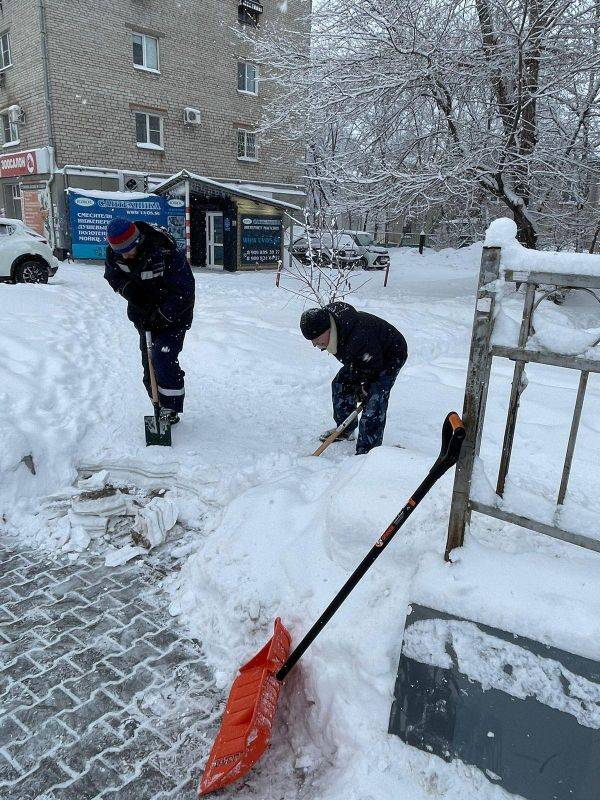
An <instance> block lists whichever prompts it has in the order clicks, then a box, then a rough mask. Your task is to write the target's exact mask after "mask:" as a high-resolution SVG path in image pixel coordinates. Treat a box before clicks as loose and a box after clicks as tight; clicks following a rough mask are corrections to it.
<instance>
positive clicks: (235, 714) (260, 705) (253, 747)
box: [200, 617, 292, 795]
mask: <svg viewBox="0 0 600 800" xmlns="http://www.w3.org/2000/svg"><path fill="white" fill-rule="evenodd" d="M291 642H292V639H291V636H290V634H289V633H288V631H287V630H286V629H285V627H284V626H283V624H282V622H281V620H280V619H279V617H278V618H277V619H276V620H275V630H274V632H273V638H272V639H270V640H269V641H268V642H267V644H266V645H265V646H264V647H263V648H262V650H261V651H260V652H259V653H257V654H256V655H255V656H254V658H252V659H251V660H250V661H248V663H247V664H244V666H243V667H241V668H240V672H239V675H238V676H237V678H236V679H235V681H234V683H233V686H232V687H231V692H230V693H229V699H228V700H227V705H226V707H225V712H224V714H223V720H222V722H221V728H220V730H219V733H218V734H217V738H216V739H215V742H214V744H213V746H212V750H211V751H210V756H209V757H208V761H207V762H206V767H205V769H204V774H203V776H202V780H201V782H200V794H201V795H203V794H209V793H210V792H214V791H216V790H217V789H222V788H223V786H227V785H228V784H230V783H233V782H234V781H236V780H238V779H239V778H241V777H242V776H243V775H245V774H246V773H247V772H249V771H250V770H251V769H252V767H253V766H254V765H255V764H256V762H257V761H258V760H259V759H260V757H261V756H262V754H263V753H264V752H265V750H266V749H267V747H268V746H269V743H270V740H271V728H272V726H273V719H274V717H275V712H276V710H277V701H278V700H279V692H280V690H281V685H282V684H281V682H280V681H278V680H277V678H276V677H275V673H276V672H277V671H278V670H279V669H280V668H281V667H282V666H283V664H284V663H285V660H286V659H287V657H288V655H289V652H290V646H291Z"/></svg>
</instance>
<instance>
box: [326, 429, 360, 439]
mask: <svg viewBox="0 0 600 800" xmlns="http://www.w3.org/2000/svg"><path fill="white" fill-rule="evenodd" d="M336 430H337V428H330V429H329V430H328V431H325V432H324V433H322V434H321V435H320V436H319V441H321V442H324V441H325V439H328V438H329V437H330V436H331V434H332V433H335V431H336ZM352 439H354V431H353V430H352V431H349V430H345V431H342V433H340V435H339V436H338V437H337V439H336V440H335V441H336V442H347V441H349V440H350V441H352Z"/></svg>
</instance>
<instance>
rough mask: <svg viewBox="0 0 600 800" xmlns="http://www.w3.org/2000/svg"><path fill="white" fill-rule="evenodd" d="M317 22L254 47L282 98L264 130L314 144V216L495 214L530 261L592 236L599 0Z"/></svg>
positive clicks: (505, 1) (501, 3)
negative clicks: (543, 241)
mask: <svg viewBox="0 0 600 800" xmlns="http://www.w3.org/2000/svg"><path fill="white" fill-rule="evenodd" d="M310 22H311V24H312V30H310V29H309V24H308V23H309V17H307V18H306V19H305V20H302V21H300V22H295V23H294V24H293V25H292V26H291V27H290V28H289V30H286V29H281V28H280V27H279V28H278V27H271V28H269V27H266V28H265V29H263V30H262V31H260V32H259V34H258V36H257V37H255V39H254V42H253V48H254V57H255V59H256V60H257V61H258V62H260V63H261V64H262V65H263V67H264V74H265V75H267V76H268V80H270V81H272V82H274V83H275V84H276V85H277V88H278V91H277V92H276V93H275V94H274V98H275V99H274V100H273V102H272V103H270V104H269V107H268V111H267V116H266V119H265V122H264V126H265V128H277V129H279V130H285V132H286V133H287V135H288V136H289V137H290V138H291V139H294V140H305V141H307V142H308V156H307V173H308V177H309V179H310V185H311V191H312V192H313V193H316V194H318V195H319V197H320V199H321V202H323V201H326V202H327V203H328V204H329V205H330V207H331V208H332V209H333V210H334V211H336V212H339V211H342V210H343V211H350V212H352V211H354V212H357V213H361V214H363V215H364V214H365V213H367V212H368V213H369V214H370V215H371V217H372V218H373V217H375V216H377V217H378V218H381V217H382V215H383V216H386V217H387V216H395V215H399V214H409V215H411V216H413V217H421V218H423V216H424V215H427V214H428V215H430V216H431V214H432V211H433V210H434V209H438V210H439V209H440V208H442V207H452V208H453V209H454V211H453V213H454V214H455V216H461V215H463V216H469V215H470V214H472V211H473V208H474V206H476V205H477V204H478V203H480V202H484V203H486V204H488V205H491V206H493V205H494V204H496V205H499V206H501V207H502V209H503V213H506V210H509V211H510V213H511V214H512V216H513V218H514V220H515V222H516V223H517V226H518V231H519V238H520V240H521V241H522V242H523V243H524V244H526V245H527V246H530V247H535V246H536V243H537V239H538V235H540V234H543V235H544V236H545V235H546V234H547V233H551V234H552V235H553V236H554V237H555V238H556V237H558V238H564V237H567V238H568V237H571V238H572V234H573V225H572V224H571V222H572V221H571V222H566V220H567V217H568V216H569V215H571V216H573V214H575V216H576V217H577V226H578V227H579V229H580V236H579V238H583V239H585V238H586V237H587V238H588V239H591V238H592V236H593V231H594V229H595V222H594V219H593V218H594V213H593V209H594V208H595V205H596V194H597V191H596V187H597V184H598V181H599V179H600V169H599V162H598V160H597V158H596V157H595V152H596V149H597V147H598V144H599V143H600V141H599V128H598V112H599V109H600V105H599V94H600V69H599V68H600V48H599V46H598V45H599V40H600V3H599V2H598V0H328V2H326V3H322V4H319V5H318V6H317V7H316V8H315V10H314V11H313V13H312V15H311V16H310ZM573 197H575V198H576V199H575V201H573V199H572V198H573ZM565 210H567V211H568V213H566V211H565ZM575 212H576V213H575ZM436 213H439V212H436ZM590 226H591V227H590Z"/></svg>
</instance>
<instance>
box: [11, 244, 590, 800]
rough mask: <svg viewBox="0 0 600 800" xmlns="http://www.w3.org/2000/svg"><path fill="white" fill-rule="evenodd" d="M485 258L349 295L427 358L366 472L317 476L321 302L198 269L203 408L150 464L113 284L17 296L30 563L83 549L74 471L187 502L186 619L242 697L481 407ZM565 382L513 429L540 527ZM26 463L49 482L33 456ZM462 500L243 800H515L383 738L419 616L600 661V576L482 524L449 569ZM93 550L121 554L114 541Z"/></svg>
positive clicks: (196, 383) (498, 425) (495, 422)
mask: <svg viewBox="0 0 600 800" xmlns="http://www.w3.org/2000/svg"><path fill="white" fill-rule="evenodd" d="M480 253H481V249H480V247H477V246H474V247H472V248H468V249H465V250H459V251H443V252H441V253H437V254H436V253H427V254H426V255H425V256H422V257H420V256H419V255H418V254H417V253H416V252H414V251H407V250H402V251H396V252H394V254H393V265H392V270H391V276H390V284H389V285H388V287H387V288H385V289H384V288H383V285H382V284H383V275H382V274H381V273H374V274H373V275H372V278H371V280H370V282H369V283H368V284H367V285H366V286H364V287H363V288H361V289H360V291H359V292H358V293H357V294H356V295H354V296H353V297H352V298H350V300H351V302H353V303H354V304H355V305H356V306H357V307H359V308H360V309H364V310H368V311H371V312H373V313H376V314H380V315H382V316H384V317H385V318H387V319H389V320H390V321H391V322H393V323H394V324H396V325H397V326H398V327H399V328H400V329H401V330H402V331H403V333H404V334H405V336H406V338H407V340H408V345H409V360H408V362H407V364H406V366H405V368H404V369H403V371H402V373H401V375H400V377H399V379H398V381H397V384H396V387H395V389H394V391H393V393H392V398H391V402H390V411H389V417H388V420H389V421H388V425H387V429H386V437H385V441H384V446H383V447H382V448H379V449H378V450H376V451H373V452H372V453H371V454H369V455H368V456H363V457H358V458H357V457H353V456H352V455H351V454H352V452H353V447H352V445H351V444H348V443H344V444H341V445H336V446H334V447H332V448H330V449H329V450H328V451H327V453H326V454H325V455H324V456H322V457H321V458H320V459H313V458H311V457H308V455H307V454H308V453H310V452H311V451H312V450H313V449H314V448H315V446H316V443H317V435H318V433H319V432H320V431H321V430H323V429H324V428H326V427H329V425H330V423H331V418H330V388H329V385H330V381H331V378H332V377H333V375H334V374H335V371H336V369H337V362H335V360H334V359H333V358H332V357H331V356H329V355H327V354H322V353H319V352H317V351H316V350H313V349H312V348H311V346H310V343H308V342H306V341H305V340H304V339H303V338H302V336H301V334H300V332H299V329H298V318H299V314H300V312H301V310H302V306H301V304H300V302H299V301H298V300H297V299H296V298H292V297H291V296H290V295H288V294H287V293H285V292H284V291H282V290H281V289H279V290H277V289H276V288H275V286H274V276H273V274H272V273H265V274H261V273H250V274H244V273H239V274H203V275H198V276H197V313H196V319H195V322H194V326H193V328H192V330H191V332H190V333H189V335H188V339H187V340H186V346H185V348H184V351H183V355H182V359H181V361H182V365H183V367H184V369H185V370H186V372H187V379H186V380H187V393H188V396H187V408H186V413H185V415H184V418H183V421H182V423H181V424H180V425H179V426H178V427H177V428H175V429H174V431H173V436H174V447H173V448H172V449H171V450H166V449H159V448H152V450H147V449H146V448H145V445H144V429H143V421H142V417H143V415H144V414H145V413H149V403H148V400H147V398H146V397H145V394H144V392H143V389H142V387H141V382H140V377H141V369H140V364H139V353H138V350H137V347H138V345H137V337H136V334H135V331H134V330H133V328H132V326H131V325H130V324H129V323H128V322H127V320H126V318H125V309H124V303H123V302H122V300H121V299H120V298H119V297H117V296H116V295H114V294H113V293H112V291H111V290H110V289H109V287H108V285H107V284H105V282H104V281H103V279H102V270H101V268H100V267H96V266H83V265H65V266H64V267H62V268H61V270H59V272H58V274H57V276H56V277H55V278H54V279H53V281H52V282H51V285H49V286H47V287H46V286H17V287H12V286H0V309H1V313H0V368H1V371H2V375H3V383H2V387H1V389H0V401H1V406H2V409H3V413H2V417H1V419H0V435H1V436H2V440H3V442H4V444H5V446H4V450H3V452H2V453H1V454H0V470H1V471H2V476H1V477H2V482H1V487H0V513H1V514H2V515H3V517H4V520H5V525H6V528H7V530H10V531H11V532H13V533H14V532H16V533H17V534H18V535H19V537H20V538H21V540H22V541H23V543H24V544H26V545H29V546H31V545H33V546H43V547H47V548H48V549H50V550H52V549H53V548H54V549H56V548H58V547H60V548H61V549H62V550H63V551H66V552H69V551H70V550H77V549H81V547H83V546H85V544H86V543H87V542H86V540H85V537H84V538H83V540H82V539H81V536H80V535H79V534H78V531H77V528H76V527H73V528H72V529H69V530H66V529H65V527H64V525H62V523H61V524H60V525H59V524H58V523H57V521H56V519H54V518H53V517H52V514H51V513H49V512H48V508H47V507H48V504H47V503H46V504H45V507H43V508H42V503H43V500H44V498H46V497H47V496H48V495H50V494H52V493H57V492H63V494H62V495H61V496H66V495H65V493H64V490H65V488H68V487H70V486H72V485H73V483H74V482H75V480H76V478H77V470H78V469H79V470H82V471H84V472H85V471H86V470H88V471H94V470H97V469H106V470H107V471H108V474H107V479H108V480H110V482H112V483H120V484H122V485H132V486H134V487H138V488H140V489H144V488H148V487H150V488H154V489H156V488H160V487H163V488H168V489H170V495H169V496H170V498H171V499H172V501H173V503H174V504H175V506H176V508H177V511H178V517H179V524H180V526H182V527H183V528H184V529H186V530H187V531H188V535H187V539H186V542H187V545H186V547H187V549H188V550H189V560H188V562H187V564H186V566H185V567H184V569H183V571H182V573H181V575H179V576H177V577H173V578H172V579H171V580H170V581H168V585H167V589H168V590H169V591H170V592H171V594H172V612H173V614H178V615H181V619H182V621H184V622H185V624H187V625H189V626H190V627H191V629H192V631H193V633H194V635H195V636H197V637H198V638H199V639H200V640H201V641H202V642H203V644H204V648H205V653H206V657H207V660H208V663H209V664H210V666H211V667H212V668H213V669H214V670H215V674H216V676H217V682H218V685H219V686H221V687H222V688H223V689H225V687H228V686H229V684H230V682H231V680H232V677H233V675H234V673H235V670H236V668H237V666H238V665H240V664H241V663H243V661H244V660H245V659H247V657H248V656H249V655H251V654H252V653H253V652H254V651H255V650H256V649H257V647H258V646H260V645H262V644H263V643H264V641H266V639H267V638H268V636H269V635H270V629H271V626H272V620H273V618H274V617H275V616H276V615H278V614H279V615H281V616H282V617H283V619H284V622H285V623H286V625H288V626H289V627H290V628H291V630H292V632H293V634H294V636H295V637H296V639H298V638H299V637H300V635H301V634H302V632H303V631H305V630H306V629H307V627H308V626H309V624H310V623H311V621H312V620H314V619H315V618H316V616H317V615H318V614H319V613H320V611H321V610H322V609H323V607H324V606H325V605H326V604H327V602H328V601H329V600H330V599H331V597H332V595H333V594H334V593H335V591H336V590H337V588H338V587H339V586H340V585H341V583H342V582H343V581H344V580H345V578H346V577H347V575H348V574H349V572H350V571H351V570H352V569H353V567H354V566H355V565H356V564H357V563H358V561H359V560H360V559H361V558H362V557H363V555H364V554H365V552H366V551H367V550H368V548H369V547H370V546H371V544H372V542H373V540H374V539H376V538H377V535H378V534H379V532H380V531H381V530H382V529H383V528H385V527H386V526H387V524H388V522H389V521H390V519H391V518H392V517H393V516H394V515H395V514H396V513H397V511H398V510H399V508H400V507H401V506H402V505H403V503H404V501H405V500H406V498H407V497H408V496H409V495H410V493H411V491H412V490H413V489H414V488H415V486H416V485H417V484H418V483H419V482H420V480H421V479H422V477H423V476H424V475H425V473H426V472H427V470H428V468H429V466H430V465H431V463H432V461H433V460H434V458H435V456H436V454H437V451H438V449H439V431H440V426H441V422H442V420H443V418H444V416H445V414H446V413H447V412H448V411H450V410H454V409H455V410H458V411H460V409H461V407H462V399H463V392H464V380H465V370H466V361H467V356H468V348H469V341H470V332H471V324H472V318H473V305H474V292H475V287H476V278H477V272H478V265H479V258H480ZM511 302H512V301H509V303H508V305H507V307H506V308H507V313H511V312H510V303H511ZM515 303H516V301H515ZM515 308H516V305H515ZM598 308H600V306H597V304H596V305H594V301H593V300H591V299H590V298H586V297H572V298H569V299H568V301H567V304H566V305H565V306H564V307H563V309H562V310H561V313H563V314H564V315H565V318H568V319H575V318H576V317H578V318H579V319H584V320H585V325H586V327H590V328H593V327H594V325H595V326H596V327H597V326H598V325H599V324H600V323H599V322H598V320H599V319H600V314H599V312H598ZM546 313H548V314H554V313H555V312H554V310H553V309H550V310H549V311H548V312H545V311H542V315H544V314H546ZM565 373H566V371H561V370H558V369H552V368H547V367H542V366H534V367H531V368H529V369H528V377H529V381H530V384H529V387H528V389H527V391H526V393H525V395H524V396H523V402H522V408H521V412H520V417H519V424H518V426H517V440H516V443H515V450H514V458H513V462H512V465H511V476H512V483H511V488H510V491H513V492H514V493H515V495H516V496H518V497H520V498H523V496H524V492H526V491H527V492H529V493H530V494H529V495H527V497H528V498H529V502H531V503H534V502H535V503H536V504H537V505H540V503H541V505H542V506H543V508H542V512H541V513H545V512H544V509H545V508H546V506H545V504H544V500H546V501H548V500H549V499H550V498H552V497H554V496H555V494H556V491H557V488H558V483H559V480H560V469H561V465H562V459H563V454H564V449H565V446H566V438H567V433H568V425H569V423H570V415H571V413H572V407H573V403H574V399H575V391H576V378H577V376H576V375H571V374H569V373H566V374H565ZM511 376H512V364H510V363H509V362H506V363H501V362H499V363H498V365H497V367H496V369H495V371H494V375H493V381H492V385H491V387H490V392H489V401H488V422H487V425H486V430H485V437H484V446H483V452H482V454H483V457H484V460H485V462H486V469H487V471H488V474H489V475H490V476H492V477H493V475H494V469H495V468H496V469H497V463H498V460H499V452H500V446H501V441H502V432H503V426H504V421H505V415H506V402H507V397H508V392H509V388H510V378H511ZM596 377H597V376H595V375H593V376H591V378H590V383H589V387H588V395H587V398H586V402H585V406H584V413H583V418H582V427H581V431H580V441H579V445H578V449H577V451H576V457H575V465H574V470H573V475H572V481H571V487H572V490H571V493H570V495H569V498H568V499H569V504H568V506H567V507H566V511H565V515H566V516H567V517H570V518H571V519H572V521H574V522H575V523H577V526H578V529H579V530H581V529H582V527H583V528H584V532H587V533H590V534H592V535H593V534H594V532H595V531H597V526H595V523H594V520H595V519H597V514H598V512H599V511H600V491H599V489H600V486H599V483H600V479H599V475H598V470H597V466H596V465H597V464H598V463H599V460H600V437H598V432H599V424H598V419H599V414H598V412H599V411H600V388H599V385H598V381H597V380H595V378H596ZM395 445H400V446H401V447H396V446H395ZM27 455H31V456H32V458H33V463H34V465H35V468H36V472H37V474H36V475H35V476H34V475H32V474H31V471H30V470H29V469H28V468H27V466H26V464H24V463H22V462H21V459H22V458H23V457H25V456H27ZM451 487H452V475H448V476H446V477H445V478H444V479H443V480H442V481H441V482H440V484H439V485H438V486H437V487H436V488H435V489H434V490H433V491H432V493H431V496H430V497H428V498H427V500H426V501H424V503H423V505H422V507H421V508H419V510H418V511H417V512H416V513H415V514H414V516H413V517H412V518H411V520H410V521H409V523H408V524H407V525H406V527H405V529H404V531H403V533H402V535H401V536H399V537H398V540H397V541H396V542H394V544H393V545H392V546H391V547H390V548H389V549H388V550H387V551H386V553H385V555H384V556H383V557H382V558H381V559H380V560H379V561H378V563H377V565H376V566H375V567H374V568H373V570H372V574H370V575H369V576H368V577H366V578H365V580H364V581H363V583H362V584H361V586H360V587H359V588H358V589H357V590H356V591H355V593H354V594H353V595H352V597H351V598H350V599H349V600H348V601H347V603H346V605H345V606H344V608H343V609H342V610H341V611H340V612H339V614H338V616H337V617H336V618H335V620H334V621H333V622H332V623H331V624H330V626H329V627H328V628H327V629H326V630H325V631H324V632H323V634H322V635H321V636H320V638H319V639H318V640H317V642H316V643H315V644H314V646H313V647H312V648H311V649H310V650H309V652H308V653H307V655H306V656H305V658H304V659H303V661H302V662H301V665H300V667H299V668H298V669H297V670H296V671H295V672H294V673H292V675H291V676H290V679H289V681H288V682H287V684H286V687H285V689H284V691H283V693H282V698H283V700H282V707H281V713H280V715H279V717H278V724H277V727H276V731H275V741H274V746H273V748H272V749H271V751H270V752H269V754H268V755H267V757H266V758H265V759H264V761H263V762H262V764H261V766H260V767H259V768H258V769H257V770H256V772H255V773H254V774H253V775H252V776H251V777H250V779H249V780H248V781H247V782H246V783H245V784H244V785H242V787H241V788H238V790H237V791H236V792H234V794H235V796H236V797H239V798H241V799H243V800H245V799H246V798H250V797H259V798H265V800H266V799H267V798H269V800H270V799H271V798H279V797H285V798H286V800H292V799H293V798H311V800H312V798H314V799H315V800H316V798H319V800H338V798H339V800H342V798H343V799H344V800H350V799H351V798H356V800H384V798H388V797H394V798H396V799H397V800H424V799H425V798H432V797H434V798H443V799H444V800H458V798H461V800H462V798H464V797H472V796H475V795H477V797H479V798H484V800H491V799H492V798H500V797H504V796H505V793H504V792H503V790H502V789H500V788H499V787H494V786H491V785H490V784H489V783H488V782H487V781H486V780H485V779H484V778H483V777H482V776H481V775H480V774H479V773H477V772H476V771H474V770H471V769H470V768H467V767H464V766H462V765H460V764H452V765H447V764H445V763H443V762H441V761H440V760H439V759H437V758H435V757H429V756H426V755H425V754H423V753H420V752H418V751H415V750H411V749H410V748H407V747H406V746H404V745H403V744H402V742H400V740H399V739H397V738H396V737H392V736H388V735H387V734H386V730H387V720H388V716H389V710H390V705H391V699H392V691H393V686H394V678H395V673H396V668H397V662H398V657H399V651H400V644H401V640H402V631H403V627H404V619H405V613H406V607H407V604H408V603H409V602H410V601H419V602H422V603H425V604H431V605H433V606H436V607H438V608H445V609H446V610H448V611H452V612H454V613H458V614H462V615H463V616H468V617H470V618H472V619H477V620H481V621H482V622H486V623H488V624H492V625H498V626H500V627H505V628H507V629H509V630H513V631H515V632H517V633H519V634H523V635H529V636H533V637H535V638H538V639H541V640H543V641H548V642H551V643H553V644H555V645H556V646H558V647H564V648H566V649H569V648H571V649H573V650H574V651H576V652H579V653H581V654H582V655H587V656H589V657H592V658H600V644H599V642H600V581H599V580H598V578H599V573H600V560H599V558H598V556H597V555H595V554H591V553H587V552H584V551H582V550H579V549H577V548H574V547H568V546H566V545H562V544H560V543H557V542H554V541H551V540H546V539H545V538H544V537H541V536H539V535H537V534H533V533H528V532H525V531H523V530H517V529H515V528H513V527H511V526H507V525H504V524H501V523H497V522H494V521H492V520H488V519H482V518H479V519H477V520H476V521H475V524H474V529H473V535H472V536H471V537H469V539H468V541H467V545H466V546H465V548H463V550H462V552H461V553H460V556H459V558H458V559H457V563H455V564H454V565H453V566H448V565H446V564H444V563H443V561H442V553H443V549H444V542H445V534H446V525H447V516H448V506H449V497H450V492H451ZM70 491H72V490H70ZM67 494H68V492H67ZM61 519H62V517H61ZM565 524H566V523H565ZM596 535H597V534H596ZM90 546H91V547H94V548H96V549H98V548H100V549H102V548H107V549H108V548H110V546H111V545H110V542H107V541H106V540H105V539H102V538H100V539H98V540H96V541H94V542H92V543H91V545H90Z"/></svg>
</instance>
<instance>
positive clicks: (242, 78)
mask: <svg viewBox="0 0 600 800" xmlns="http://www.w3.org/2000/svg"><path fill="white" fill-rule="evenodd" d="M238 91H239V92H246V94H258V70H257V69H256V67H255V66H254V64H248V63H247V62H246V61H238Z"/></svg>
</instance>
